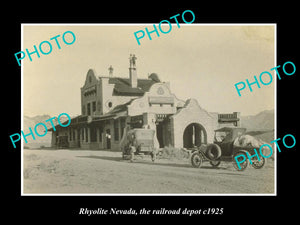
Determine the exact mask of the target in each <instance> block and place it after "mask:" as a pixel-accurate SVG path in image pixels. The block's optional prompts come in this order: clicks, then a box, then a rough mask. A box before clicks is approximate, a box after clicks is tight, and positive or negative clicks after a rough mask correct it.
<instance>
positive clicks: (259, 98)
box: [16, 23, 276, 117]
mask: <svg viewBox="0 0 300 225" xmlns="http://www.w3.org/2000/svg"><path fill="white" fill-rule="evenodd" d="M145 27H148V29H149V30H152V29H153V24H128V25H120V24H118V25H116V24H105V25H103V24H97V25H94V24H93V25H87V24H81V25H78V24H77V25H75V24H74V25H72V24H69V25H67V24H65V25H58V24H53V25H49V24H45V25H41V24H35V25H33V24H23V26H22V36H23V38H22V49H21V50H22V51H25V49H28V51H29V52H32V51H34V47H33V46H34V45H36V46H37V48H38V46H39V44H40V43H41V42H43V41H49V42H50V43H51V44H52V52H51V53H49V54H48V55H43V54H41V53H40V58H38V57H37V55H36V54H33V55H31V57H32V61H30V60H29V58H28V56H27V55H26V57H25V58H24V59H23V60H22V62H21V63H22V76H23V114H24V115H26V116H30V117H31V116H36V115H44V114H48V115H50V116H58V115H59V114H61V113H63V112H64V113H68V114H69V115H71V116H75V115H80V110H81V105H80V104H81V103H80V88H81V87H82V86H83V84H84V82H85V78H86V74H87V72H88V70H89V69H93V70H94V71H95V72H96V76H107V75H108V68H109V66H110V65H112V67H113V68H114V72H113V75H114V76H116V77H129V72H128V68H129V55H130V54H135V55H136V57H137V60H136V65H137V74H138V78H147V76H148V74H151V73H157V74H158V76H159V78H160V80H161V81H164V82H170V87H171V92H172V93H174V94H175V95H176V96H177V98H179V99H182V100H187V99H189V98H194V99H196V100H197V101H198V103H199V105H200V106H201V107H202V108H204V109H205V110H207V111H209V112H219V113H231V112H241V115H243V116H245V115H254V114H257V113H259V112H261V111H263V110H270V109H274V102H275V100H274V98H275V96H274V93H275V91H274V87H275V81H274V80H276V79H273V82H272V83H271V84H270V85H267V86H264V85H261V88H260V89H259V88H257V86H255V85H253V92H250V91H249V89H248V88H246V89H245V90H243V91H242V92H241V95H242V96H241V97H239V96H238V94H237V91H236V89H235V86H234V84H236V83H238V82H241V81H244V82H245V80H246V79H249V81H250V82H251V81H254V77H253V76H254V75H256V76H257V77H258V78H259V75H260V73H261V72H263V71H269V72H270V73H271V74H272V75H273V78H275V77H276V75H274V71H272V72H271V71H270V69H271V68H273V67H275V66H276V65H275V58H276V57H275V56H276V55H275V54H276V53H275V50H276V49H275V47H274V46H275V44H274V43H275V25H273V24H269V25H268V24H265V25H257V24H256V25H241V24H238V25H232V24H230V25H229V24H228V25H220V24H219V25H217V24H214V25H212V24H188V25H186V24H180V28H178V27H177V25H176V23H175V24H173V26H172V30H171V31H170V32H169V33H168V34H163V33H160V36H159V37H158V36H156V34H155V33H153V34H152V35H151V36H152V40H149V38H148V37H147V35H145V37H144V38H143V39H140V42H141V45H138V43H137V41H136V39H135V37H134V32H136V31H139V30H144V31H145ZM167 28H168V27H164V28H163V29H164V30H167ZM66 31H72V32H73V33H74V34H75V37H76V40H75V42H74V43H73V44H71V45H66V44H65V43H64V42H63V40H62V39H61V38H62V35H63V34H64V33H65V32H66ZM56 35H60V37H58V38H57V40H58V42H59V43H60V47H61V49H58V48H57V45H56V43H55V40H50V38H52V37H54V36H56ZM65 37H66V41H67V42H69V41H72V37H71V36H70V35H66V36H65ZM43 50H44V51H45V52H47V51H48V50H49V49H47V44H44V45H43ZM16 63H17V62H16ZM267 80H268V79H267V78H265V82H267Z"/></svg>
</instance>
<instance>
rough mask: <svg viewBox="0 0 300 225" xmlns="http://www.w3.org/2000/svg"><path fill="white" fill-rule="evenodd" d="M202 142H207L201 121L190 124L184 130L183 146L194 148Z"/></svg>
mask: <svg viewBox="0 0 300 225" xmlns="http://www.w3.org/2000/svg"><path fill="white" fill-rule="evenodd" d="M202 144H207V134H206V130H205V128H204V127H203V126H202V125H201V124H199V123H191V124H189V125H188V126H187V127H186V128H185V129H184V132H183V147H184V148H193V147H195V146H197V147H199V146H200V145H202Z"/></svg>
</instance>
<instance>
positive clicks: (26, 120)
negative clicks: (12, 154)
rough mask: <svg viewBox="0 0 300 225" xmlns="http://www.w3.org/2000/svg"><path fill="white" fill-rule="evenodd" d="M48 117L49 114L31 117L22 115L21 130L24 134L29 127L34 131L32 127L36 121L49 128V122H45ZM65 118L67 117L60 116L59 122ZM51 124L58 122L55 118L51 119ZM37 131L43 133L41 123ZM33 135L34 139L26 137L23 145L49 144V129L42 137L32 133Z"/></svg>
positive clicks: (47, 145) (38, 145)
mask: <svg viewBox="0 0 300 225" xmlns="http://www.w3.org/2000/svg"><path fill="white" fill-rule="evenodd" d="M50 118H51V116H49V115H37V116H33V117H29V116H24V117H23V132H24V134H28V133H29V127H31V129H32V131H33V132H34V127H35V125H36V124H37V123H44V124H45V125H46V126H47V128H48V129H49V128H51V127H52V125H51V123H50V122H45V121H46V120H47V119H50ZM66 120H67V118H65V117H61V122H64V121H66ZM53 124H54V125H55V126H56V125H57V124H58V122H57V118H56V119H55V120H53ZM37 132H38V133H39V134H41V135H42V134H44V133H45V129H44V127H43V126H42V125H40V126H38V127H37ZM34 136H35V140H33V138H32V136H28V137H26V139H27V141H28V143H25V141H24V146H25V147H28V148H40V147H41V146H44V147H50V146H51V137H52V132H51V131H48V132H47V134H46V135H45V136H44V137H39V136H37V135H35V134H34Z"/></svg>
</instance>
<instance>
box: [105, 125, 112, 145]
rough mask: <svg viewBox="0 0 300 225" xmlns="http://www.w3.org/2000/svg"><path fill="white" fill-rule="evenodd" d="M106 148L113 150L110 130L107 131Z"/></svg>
mask: <svg viewBox="0 0 300 225" xmlns="http://www.w3.org/2000/svg"><path fill="white" fill-rule="evenodd" d="M105 136H106V148H107V149H110V148H111V134H110V129H107V130H106V135H105Z"/></svg>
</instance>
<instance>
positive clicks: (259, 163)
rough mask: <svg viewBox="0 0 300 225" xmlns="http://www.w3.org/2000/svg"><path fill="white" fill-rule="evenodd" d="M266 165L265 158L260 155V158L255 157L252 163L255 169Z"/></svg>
mask: <svg viewBox="0 0 300 225" xmlns="http://www.w3.org/2000/svg"><path fill="white" fill-rule="evenodd" d="M264 165H265V158H264V157H262V156H260V157H259V160H258V159H257V158H256V159H253V160H252V164H251V166H252V167H253V168H254V169H261V168H263V167H264Z"/></svg>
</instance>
